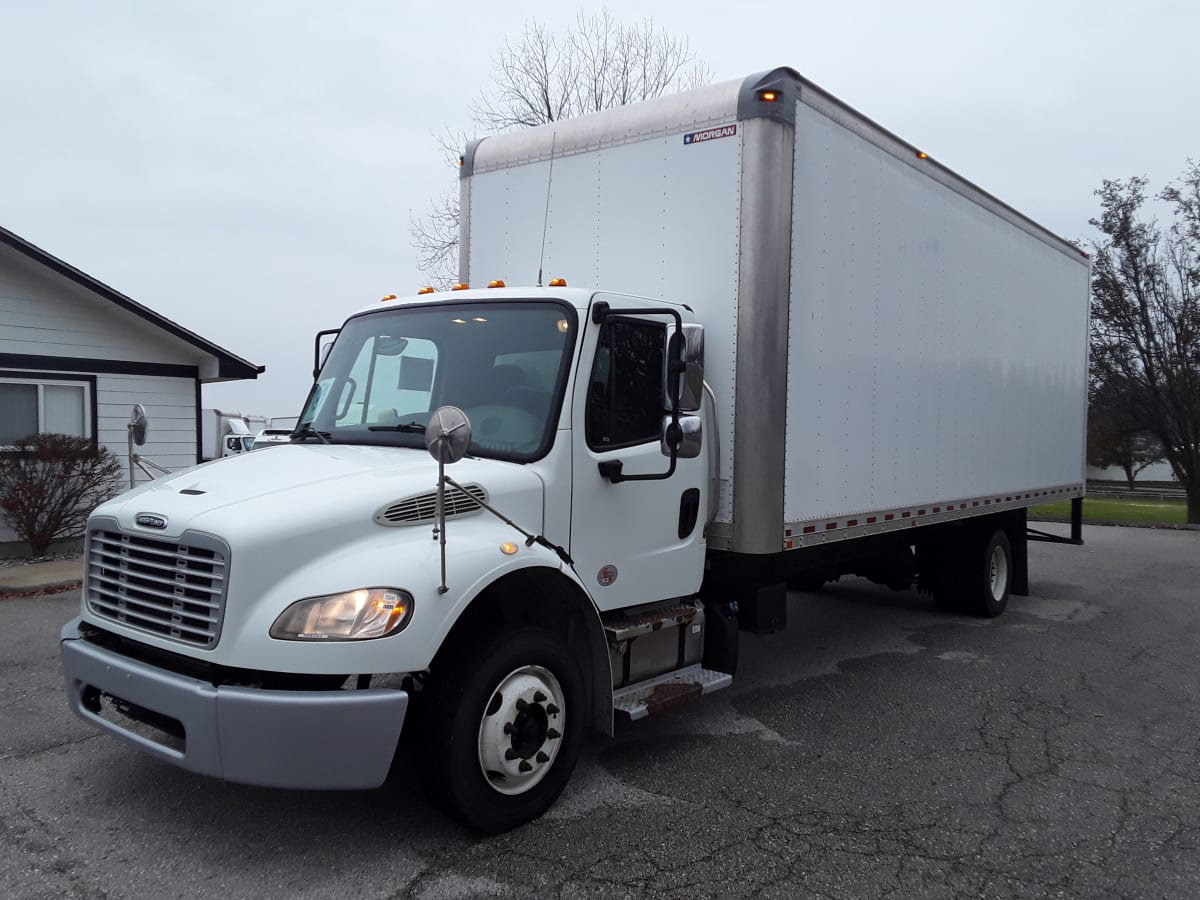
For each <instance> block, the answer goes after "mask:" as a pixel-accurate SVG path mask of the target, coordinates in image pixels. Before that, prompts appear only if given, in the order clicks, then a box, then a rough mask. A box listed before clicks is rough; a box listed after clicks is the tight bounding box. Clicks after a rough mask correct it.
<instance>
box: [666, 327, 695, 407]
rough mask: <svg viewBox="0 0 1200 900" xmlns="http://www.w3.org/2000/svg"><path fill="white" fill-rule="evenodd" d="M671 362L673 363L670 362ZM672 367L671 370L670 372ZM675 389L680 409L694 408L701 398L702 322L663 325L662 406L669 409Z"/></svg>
mask: <svg viewBox="0 0 1200 900" xmlns="http://www.w3.org/2000/svg"><path fill="white" fill-rule="evenodd" d="M672 363H675V365H672ZM672 370H674V372H675V374H672ZM672 389H674V391H678V392H679V409H680V411H681V412H696V411H697V410H699V409H700V405H701V403H703V401H704V326H703V325H684V326H683V327H682V328H681V329H679V330H678V331H677V330H676V328H675V326H674V325H669V326H667V365H666V367H665V370H664V372H663V406H664V407H665V408H666V409H671V403H672V401H673V400H674V399H675V398H674V396H673V394H674V391H673V390H672Z"/></svg>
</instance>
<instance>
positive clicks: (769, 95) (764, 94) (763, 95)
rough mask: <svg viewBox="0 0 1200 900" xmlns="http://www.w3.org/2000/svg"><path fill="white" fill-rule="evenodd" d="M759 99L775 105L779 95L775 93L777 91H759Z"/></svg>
mask: <svg viewBox="0 0 1200 900" xmlns="http://www.w3.org/2000/svg"><path fill="white" fill-rule="evenodd" d="M758 99H759V100H761V101H763V103H774V102H775V101H776V100H778V99H779V94H777V93H775V91H759V92H758Z"/></svg>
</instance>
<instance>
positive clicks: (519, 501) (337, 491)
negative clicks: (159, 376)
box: [95, 444, 543, 548]
mask: <svg viewBox="0 0 1200 900" xmlns="http://www.w3.org/2000/svg"><path fill="white" fill-rule="evenodd" d="M448 471H449V474H450V475H451V476H452V477H453V478H454V480H455V481H457V482H458V483H459V484H463V485H468V484H471V485H479V486H481V487H483V488H484V490H485V491H486V493H487V498H488V502H489V503H490V504H491V505H495V506H498V508H500V509H501V511H503V512H504V513H505V515H508V516H510V517H511V518H513V519H514V520H515V521H517V522H518V524H520V525H521V526H522V527H524V528H526V529H528V530H531V531H538V530H540V529H541V527H542V518H543V510H542V482H541V479H540V478H539V477H538V476H537V475H536V474H535V473H534V472H532V471H530V470H529V469H528V468H526V467H524V466H521V465H517V464H514V463H508V462H501V461H497V460H488V459H464V460H462V461H461V462H459V463H457V464H455V465H454V466H452V467H450V468H449V470H448ZM436 489H437V463H436V462H434V460H433V459H432V458H430V456H429V455H428V454H427V453H426V452H425V451H424V450H415V449H407V448H397V447H364V446H353V445H345V444H288V445H280V446H277V447H271V448H269V449H264V450H261V451H255V452H252V453H247V454H244V455H242V456H236V457H230V458H228V459H220V460H214V461H212V462H209V463H204V464H201V465H199V466H194V467H192V468H190V469H186V470H184V471H182V472H178V473H175V474H173V475H170V476H167V477H165V478H161V479H158V480H155V481H152V482H150V483H148V484H145V485H142V486H140V487H138V488H135V489H134V490H131V491H128V492H126V493H124V494H122V495H120V496H118V497H116V498H114V499H113V500H110V501H108V502H107V503H105V504H103V505H101V506H100V507H99V508H98V509H97V510H96V511H95V515H104V516H112V517H113V518H115V519H116V520H117V521H118V522H119V523H120V525H121V526H122V528H124V529H127V530H129V531H133V532H142V533H145V534H146V535H147V536H153V537H159V538H167V539H170V538H172V537H178V536H179V535H180V534H182V532H184V531H186V530H191V531H201V532H206V533H208V534H213V535H216V536H217V537H220V538H222V539H224V540H225V541H227V542H229V543H231V544H232V545H234V546H250V545H257V546H259V547H260V548H261V547H263V546H264V544H267V543H271V542H273V541H279V540H283V539H286V538H287V537H288V536H289V535H304V536H305V539H304V543H309V544H311V541H313V540H314V539H318V540H321V541H322V542H323V545H324V546H325V547H326V548H328V547H330V546H331V545H336V544H338V543H342V542H346V541H350V540H354V539H356V538H358V539H361V538H362V537H363V535H364V531H369V530H373V529H377V528H380V527H381V526H380V525H379V524H377V523H376V521H375V518H374V517H375V516H376V514H377V513H382V512H383V511H385V510H387V509H388V508H389V507H391V506H393V505H395V504H397V503H399V502H401V501H405V500H411V499H412V498H414V497H418V496H423V495H432V494H433V493H434V492H435V491H436ZM451 493H452V492H451ZM139 516H141V517H142V519H141V521H140V522H139ZM155 517H157V518H155ZM163 520H165V523H164V522H163ZM420 530H421V532H422V538H423V539H424V540H428V534H427V533H426V532H425V530H424V529H420Z"/></svg>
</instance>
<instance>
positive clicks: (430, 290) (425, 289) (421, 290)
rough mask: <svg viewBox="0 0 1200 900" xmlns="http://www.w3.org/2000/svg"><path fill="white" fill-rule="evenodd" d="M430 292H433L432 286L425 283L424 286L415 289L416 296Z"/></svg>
mask: <svg viewBox="0 0 1200 900" xmlns="http://www.w3.org/2000/svg"><path fill="white" fill-rule="evenodd" d="M432 293H434V290H433V288H432V287H430V286H429V285H425V287H423V288H421V289H420V290H419V291H417V296H418V297H420V296H421V295H422V294H432Z"/></svg>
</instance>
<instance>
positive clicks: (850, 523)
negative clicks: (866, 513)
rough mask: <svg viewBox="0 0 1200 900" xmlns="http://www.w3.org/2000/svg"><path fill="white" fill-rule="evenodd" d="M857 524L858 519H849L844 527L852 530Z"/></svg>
mask: <svg viewBox="0 0 1200 900" xmlns="http://www.w3.org/2000/svg"><path fill="white" fill-rule="evenodd" d="M857 524H858V519H851V520H850V521H848V522H847V523H846V527H847V528H853V527H854V526H855V525H857Z"/></svg>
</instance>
